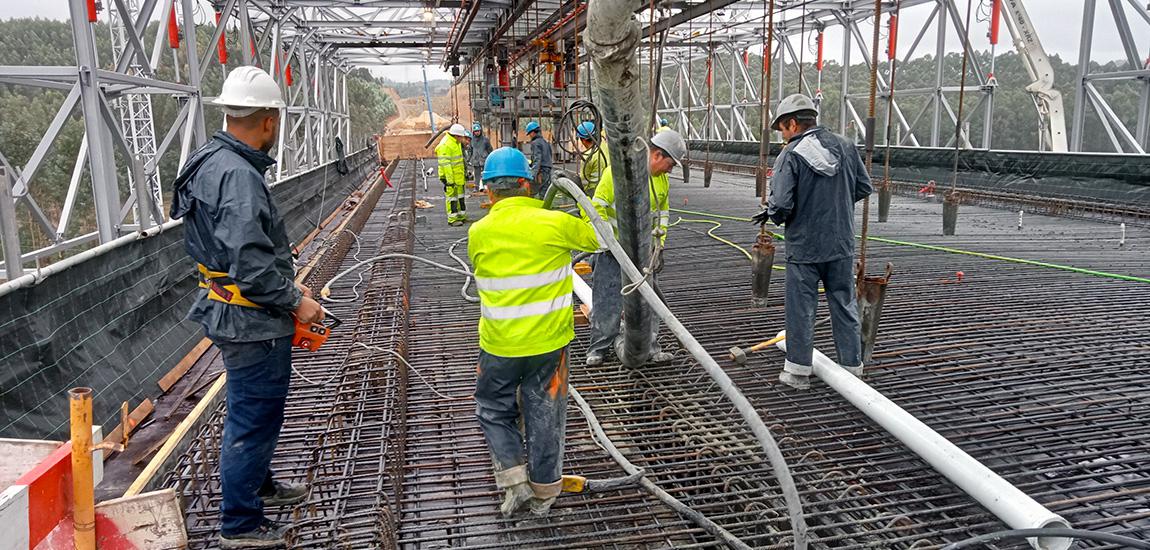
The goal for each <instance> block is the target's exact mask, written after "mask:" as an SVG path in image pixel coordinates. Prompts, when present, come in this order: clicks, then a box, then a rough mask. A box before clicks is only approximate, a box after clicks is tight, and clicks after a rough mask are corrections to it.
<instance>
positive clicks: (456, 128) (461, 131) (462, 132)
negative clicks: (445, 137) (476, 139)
mask: <svg viewBox="0 0 1150 550" xmlns="http://www.w3.org/2000/svg"><path fill="white" fill-rule="evenodd" d="M447 133H449V134H451V135H453V136H455V137H471V134H468V133H467V129H466V128H464V127H463V125H462V124H452V125H451V127H450V128H448V129H447Z"/></svg>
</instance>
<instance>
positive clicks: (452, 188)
mask: <svg viewBox="0 0 1150 550" xmlns="http://www.w3.org/2000/svg"><path fill="white" fill-rule="evenodd" d="M460 142H462V144H460ZM470 142H471V136H470V135H469V134H468V133H467V130H466V129H464V128H463V125H462V124H452V125H451V127H450V128H448V129H447V132H445V133H444V134H443V138H442V139H440V140H439V145H436V146H435V157H436V159H438V161H439V181H440V182H441V183H443V194H444V195H445V197H446V198H445V200H444V202H445V206H446V209H447V224H448V225H463V222H466V221H467V202H466V199H465V195H464V193H465V191H464V188H465V187H466V186H467V168H466V167H465V165H464V162H463V147H464V146H466V145H467V144H468V143H470Z"/></svg>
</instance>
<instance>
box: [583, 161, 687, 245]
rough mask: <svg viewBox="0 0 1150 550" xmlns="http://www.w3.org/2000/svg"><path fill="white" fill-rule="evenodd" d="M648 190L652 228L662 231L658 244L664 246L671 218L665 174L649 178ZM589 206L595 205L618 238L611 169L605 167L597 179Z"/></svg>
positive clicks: (668, 187) (669, 191) (669, 188)
mask: <svg viewBox="0 0 1150 550" xmlns="http://www.w3.org/2000/svg"><path fill="white" fill-rule="evenodd" d="M648 188H649V191H650V197H651V216H652V223H653V227H658V228H660V229H662V230H663V236H662V237H661V238H660V243H662V244H666V242H667V225H668V222H669V218H670V217H671V205H670V202H669V196H670V193H671V182H670V181H669V180H668V179H667V174H663V175H661V176H655V177H653V178H651V182H650V185H649V186H648ZM591 204H593V205H595V210H597V211H598V212H599V215H600V216H602V217H603V219H604V220H606V221H607V223H609V224H611V228H612V229H614V231H615V236H618V235H619V222H618V220H617V219H616V217H615V178H614V177H612V175H611V167H607V169H606V170H604V171H603V177H601V178H599V185H598V186H597V187H595V197H594V198H592V199H591ZM583 216H584V218H586V216H587V214H586V213H584V214H583Z"/></svg>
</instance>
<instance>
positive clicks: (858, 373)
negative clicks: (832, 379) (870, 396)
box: [839, 365, 863, 380]
mask: <svg viewBox="0 0 1150 550" xmlns="http://www.w3.org/2000/svg"><path fill="white" fill-rule="evenodd" d="M839 366H840V367H842V368H843V370H845V371H847V372H849V373H851V374H852V375H854V377H855V378H858V379H859V380H862V379H863V366H862V365H859V366H857V367H848V366H846V365H839Z"/></svg>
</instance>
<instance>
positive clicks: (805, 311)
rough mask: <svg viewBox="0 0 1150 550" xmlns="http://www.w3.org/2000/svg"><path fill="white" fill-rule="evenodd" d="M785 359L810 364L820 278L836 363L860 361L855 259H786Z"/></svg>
mask: <svg viewBox="0 0 1150 550" xmlns="http://www.w3.org/2000/svg"><path fill="white" fill-rule="evenodd" d="M786 277H787V284H786V286H787V296H786V315H787V361H790V362H791V363H794V364H796V365H801V366H804V367H809V366H811V356H812V355H813V349H814V328H815V314H816V311H817V310H818V306H819V281H822V283H823V289H824V290H826V294H827V305H828V306H829V307H830V314H831V330H832V331H833V333H834V340H835V351H837V352H838V361H839V364H840V365H842V366H845V367H858V366H861V365H862V344H861V336H860V334H861V333H860V325H859V312H858V302H857V299H856V298H855V273H854V259H853V258H850V257H847V258H843V259H841V260H834V261H830V262H823V263H813V264H806V263H794V262H787V275H786Z"/></svg>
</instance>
